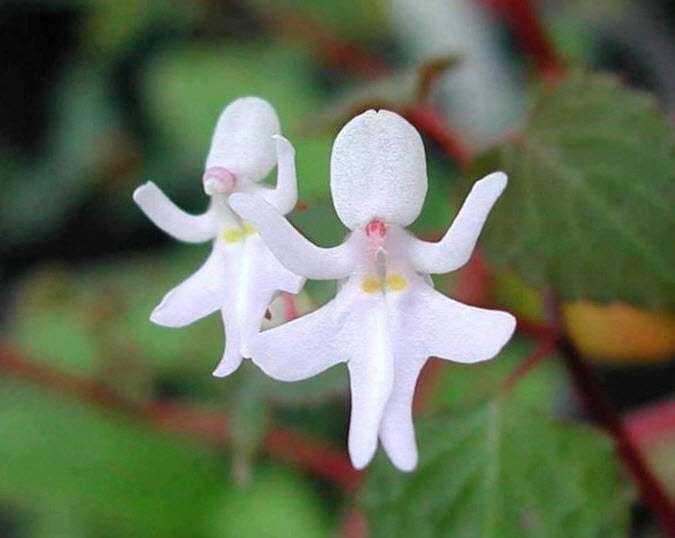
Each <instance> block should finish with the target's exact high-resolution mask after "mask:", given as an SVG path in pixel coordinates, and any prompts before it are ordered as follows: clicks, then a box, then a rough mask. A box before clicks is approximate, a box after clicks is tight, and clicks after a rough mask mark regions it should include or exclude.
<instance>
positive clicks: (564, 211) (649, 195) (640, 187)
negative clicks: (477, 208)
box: [472, 71, 675, 308]
mask: <svg viewBox="0 0 675 538" xmlns="http://www.w3.org/2000/svg"><path fill="white" fill-rule="evenodd" d="M674 142H675V139H674V138H673V131H672V127H671V125H670V124H669V122H668V121H667V120H666V119H665V118H663V117H662V116H661V115H660V113H659V112H658V111H657V109H656V103H655V102H654V100H653V99H652V98H650V97H648V96H647V95H645V94H642V93H638V92H635V91H631V90H628V89H626V88H624V87H622V86H621V85H620V84H619V83H618V82H617V81H616V80H615V79H614V78H613V77H609V76H605V75H592V74H588V73H585V72H581V71H577V72H573V73H571V74H570V75H568V76H567V77H566V78H565V80H564V81H562V82H561V83H559V84H556V85H555V86H554V87H553V88H546V89H542V91H541V92H540V97H539V99H538V100H537V101H536V103H535V104H534V107H533V110H532V112H531V114H530V116H529V118H528V120H527V123H526V125H525V126H524V128H523V129H522V131H520V132H518V133H517V134H514V135H513V136H512V137H511V139H510V140H509V141H508V142H506V143H504V144H502V145H500V146H498V147H497V148H496V149H494V150H493V151H491V152H490V153H489V154H488V155H486V156H483V157H482V158H481V159H480V160H479V162H478V163H477V165H476V167H477V169H478V171H477V172H476V173H475V174H473V175H472V178H473V177H476V176H480V175H481V174H482V173H484V172H487V171H490V170H496V169H501V170H504V171H506V172H507V173H508V174H509V175H510V176H511V177H513V178H515V181H512V182H511V184H510V185H509V188H508V189H507V190H506V191H505V193H504V196H503V197H502V199H501V200H500V201H499V203H498V204H497V206H496V207H495V210H494V212H493V214H492V215H491V216H490V219H489V221H488V223H487V226H486V230H485V241H484V245H485V250H486V252H487V254H488V256H489V257H490V259H491V260H493V261H494V263H495V264H496V265H497V266H498V267H504V266H509V267H512V268H514V269H515V270H517V271H518V273H519V274H520V275H521V276H522V278H523V279H524V280H526V281H527V282H528V283H530V284H533V285H536V286H550V288H551V289H552V290H553V291H554V292H555V293H556V294H557V295H559V296H560V297H562V298H564V299H581V298H585V299H591V300H597V301H612V300H620V301H624V302H628V303H631V304H635V305H638V306H650V307H667V308H673V307H674V306H675V276H674V275H673V271H672V267H673V266H675V249H673V248H672V244H673V243H672V234H673V224H674V223H675V218H674V217H673V211H672V209H673V208H672V204H673V201H674V200H675V147H674V146H673V144H674ZM472 181H473V179H472Z"/></svg>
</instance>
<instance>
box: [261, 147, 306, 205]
mask: <svg viewBox="0 0 675 538" xmlns="http://www.w3.org/2000/svg"><path fill="white" fill-rule="evenodd" d="M274 141H275V143H276V148H277V186H276V188H275V189H273V190H272V189H268V188H263V189H261V191H260V195H261V196H262V197H263V198H264V200H265V201H266V202H267V203H269V204H270V205H271V206H272V207H274V208H275V209H276V210H277V211H279V213H281V214H282V215H285V214H286V213H290V212H291V211H292V210H293V208H294V207H295V204H296V203H297V202H298V184H297V183H298V180H297V177H296V171H295V149H294V148H293V145H292V144H291V143H290V142H289V141H288V140H286V139H285V138H284V137H283V136H280V135H275V136H274Z"/></svg>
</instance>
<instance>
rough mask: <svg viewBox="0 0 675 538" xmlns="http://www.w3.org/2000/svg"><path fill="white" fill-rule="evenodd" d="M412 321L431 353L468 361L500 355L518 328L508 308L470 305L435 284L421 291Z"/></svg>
mask: <svg viewBox="0 0 675 538" xmlns="http://www.w3.org/2000/svg"><path fill="white" fill-rule="evenodd" d="M410 323H411V324H414V325H415V329H414V330H415V331H416V332H417V334H418V338H420V339H422V340H423V341H424V343H425V346H426V348H427V354H428V355H430V356H434V357H439V358H442V359H449V360H452V361H456V362H464V363H473V362H479V361H484V360H488V359H491V358H492V357H494V356H495V355H497V353H499V351H500V350H501V349H502V347H504V345H505V344H506V343H507V342H508V341H509V339H510V338H511V336H512V335H513V331H514V330H515V328H516V319H515V318H514V317H513V316H512V315H511V314H509V313H508V312H501V311H499V310H486V309H484V308H476V307H474V306H467V305H464V304H462V303H458V302H457V301H453V300H452V299H449V298H448V297H445V296H444V295H442V294H440V293H438V292H437V291H435V290H432V289H431V288H426V289H425V290H424V291H421V292H420V300H419V301H417V305H416V312H415V316H414V318H413V319H411V320H410Z"/></svg>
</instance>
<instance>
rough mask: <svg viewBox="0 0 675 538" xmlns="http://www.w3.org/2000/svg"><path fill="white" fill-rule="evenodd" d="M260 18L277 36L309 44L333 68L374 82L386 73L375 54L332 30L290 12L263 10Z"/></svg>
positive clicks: (384, 67)
mask: <svg viewBox="0 0 675 538" xmlns="http://www.w3.org/2000/svg"><path fill="white" fill-rule="evenodd" d="M259 14H260V15H261V16H262V18H263V19H264V21H265V23H266V24H267V25H268V27H269V28H270V29H271V30H272V31H274V32H275V33H277V34H279V35H281V36H283V37H289V38H292V39H294V40H297V41H302V42H303V43H310V44H311V45H312V46H313V47H314V48H315V49H316V50H317V52H318V53H319V54H320V55H321V56H322V57H323V58H324V59H325V60H326V61H327V62H328V63H329V64H330V65H333V66H334V67H336V68H338V69H342V70H343V71H346V72H350V73H352V74H354V75H356V76H359V77H363V78H368V79H374V78H377V77H378V76H380V75H381V74H382V73H384V71H385V70H386V66H385V63H384V62H383V61H382V60H381V59H380V58H379V57H378V56H376V55H375V54H372V53H371V52H370V51H367V50H365V49H363V48H361V47H359V46H358V45H356V44H354V43H351V42H349V41H346V40H344V39H341V38H340V37H339V36H338V35H337V33H336V32H335V31H334V30H333V29H331V28H330V27H328V26H326V25H325V24H322V23H320V22H318V21H315V20H312V19H309V18H307V17H304V16H302V15H300V14H298V13H296V12H294V11H292V10H288V9H285V10H284V9H276V8H274V9H267V8H263V9H261V10H260V11H259Z"/></svg>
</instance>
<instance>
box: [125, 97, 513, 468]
mask: <svg viewBox="0 0 675 538" xmlns="http://www.w3.org/2000/svg"><path fill="white" fill-rule="evenodd" d="M251 99H252V98H247V99H244V100H239V101H236V102H235V103H233V104H232V105H230V106H229V107H228V108H226V109H225V111H224V112H223V114H222V116H221V119H220V120H219V123H218V126H217V127H216V133H215V135H214V140H213V143H212V147H211V152H210V154H209V158H208V159H207V173H206V174H205V185H208V184H209V181H210V180H213V181H216V180H217V181H219V182H220V183H215V184H214V185H216V186H218V188H221V187H220V185H221V184H222V183H223V181H222V180H221V179H220V178H221V177H223V178H226V180H227V181H226V184H227V187H222V192H219V195H220V196H222V199H219V201H217V200H216V199H215V198H214V197H215V195H214V194H212V205H211V209H210V211H209V212H208V213H207V215H208V214H210V213H212V214H213V215H214V216H213V217H211V219H216V220H217V222H219V223H220V225H219V226H213V225H211V226H212V227H211V228H209V229H217V232H216V233H218V232H220V236H219V239H217V240H216V242H215V246H214V252H213V254H212V255H211V257H210V258H209V260H207V262H206V264H205V265H204V267H202V269H200V270H199V271H198V272H197V273H196V274H195V275H193V276H192V277H191V278H190V279H188V281H186V282H185V283H183V284H181V285H180V286H179V287H178V288H176V290H173V291H172V292H170V293H169V294H168V295H167V297H166V298H165V299H164V301H162V303H161V304H160V306H159V307H157V309H156V310H155V312H153V317H152V319H153V320H154V321H156V322H158V323H161V324H166V325H170V326H180V325H184V324H187V323H190V322H191V321H194V320H195V319H198V318H199V317H201V316H203V315H206V314H208V313H210V312H212V311H214V310H216V309H218V308H220V309H221V311H222V312H223V319H224V320H225V330H226V335H227V342H228V343H227V347H226V353H225V358H224V359H223V362H222V363H221V365H220V366H219V368H218V369H217V370H216V372H215V373H216V375H226V374H227V373H229V372H231V371H232V370H233V369H234V368H236V365H238V364H239V362H240V361H241V358H240V357H241V356H242V355H244V356H247V357H252V359H253V361H254V362H255V363H256V364H257V365H258V366H259V367H260V368H261V369H262V370H263V371H265V372H266V373H267V374H268V375H270V376H271V377H274V378H276V379H280V380H283V381H296V380H300V379H305V378H308V377H311V376H313V375H316V374H318V373H320V372H322V371H323V370H325V369H327V368H329V367H331V366H333V365H335V364H338V363H340V362H346V363H347V367H348V369H349V375H350V385H351V393H352V408H351V421H350V430H349V441H348V446H349V453H350V456H351V459H352V463H353V465H354V466H355V467H356V468H363V467H365V466H366V465H367V464H368V463H369V462H370V460H371V459H372V457H373V455H374V453H375V450H376V448H377V442H378V439H379V440H380V441H381V443H382V445H383V447H384V449H385V451H386V452H387V454H388V455H389V457H390V459H391V460H392V462H393V463H394V465H396V466H397V467H398V468H400V469H402V470H412V469H413V468H414V467H415V466H416V464H417V447H416V443H415V434H414V429H413V422H412V399H413V395H414V391H415V384H416V382H417V377H418V376H419V373H420V371H421V369H422V367H423V366H424V364H425V362H426V361H427V359H428V358H429V357H430V356H437V357H441V358H445V359H450V360H453V361H458V362H466V363H473V362H477V361H482V360H486V359H489V358H492V357H494V356H495V355H496V354H497V353H498V352H499V350H500V349H501V348H502V347H503V345H504V344H505V343H506V342H507V341H508V340H509V338H510V337H511V335H512V333H513V331H514V328H515V320H514V318H513V316H511V315H510V314H507V313H505V312H498V311H491V310H485V309H480V308H475V307H470V306H466V305H463V304H461V303H458V302H456V301H453V300H451V299H449V298H447V297H445V296H444V295H442V294H440V293H438V292H437V291H435V290H434V288H433V284H432V282H431V279H430V278H429V275H430V274H440V273H446V272H449V271H453V270H455V269H457V268H459V267H461V266H462V265H464V264H465V263H466V262H467V260H468V259H469V257H470V255H471V252H472V251H473V248H474V246H475V243H476V240H477V239H478V235H479V234H480V231H481V229H482V226H483V224H484V222H485V220H486V218H487V215H488V213H489V211H490V210H491V208H492V206H493V205H494V203H495V202H496V200H497V198H498V197H499V195H500V194H501V192H502V191H503V190H504V188H505V187H506V182H507V179H506V176H505V175H504V174H503V173H501V172H497V173H494V174H490V175H489V176H487V177H485V178H483V179H482V180H480V181H478V182H477V183H476V184H475V185H474V187H473V189H472V191H471V193H470V194H469V196H468V197H467V199H466V201H465V203H464V205H463V206H462V208H461V210H460V212H459V213H458V215H457V217H456V218H455V221H454V222H453V224H452V226H451V227H450V229H449V230H448V232H447V233H446V234H445V236H444V237H443V239H442V240H441V241H439V242H438V243H429V242H426V241H421V240H419V239H417V238H416V237H414V236H413V235H412V234H410V233H409V232H408V231H407V230H406V229H405V227H406V226H408V225H409V224H411V223H412V222H413V221H414V220H415V219H416V218H417V216H418V215H419V213H420V211H421V209H422V205H423V203H424V199H425V197H426V191H427V176H426V159H425V153H424V146H423V144H422V140H421V138H420V136H419V134H418V133H417V131H416V130H415V129H414V128H413V127H412V126H411V125H410V124H409V123H408V122H407V121H406V120H404V119H403V118H402V117H400V116H398V115H397V114H395V113H393V112H389V111H386V110H381V111H379V112H375V111H373V110H369V111H367V112H365V113H363V114H361V115H359V116H357V117H356V118H354V119H352V120H351V121H350V122H349V123H347V125H345V127H344V128H343V129H342V130H341V131H340V133H339V134H338V136H337V138H336V140H335V143H334V146H333V151H332V156H331V170H330V176H331V177H330V187H331V194H332V197H333V203H334V206H335V209H336V212H337V214H338V217H339V218H340V220H341V221H342V222H343V224H345V226H346V227H347V228H348V229H349V230H350V233H349V235H348V236H347V238H346V239H345V240H344V242H343V243H342V244H341V245H339V246H336V247H333V248H320V247H317V246H315V245H313V244H312V243H311V242H309V241H308V240H307V239H305V238H304V237H303V236H302V235H301V234H300V233H299V232H297V230H295V228H293V227H292V226H291V225H290V224H289V223H288V221H287V220H286V219H285V218H284V217H283V214H285V213H287V212H288V211H290V210H291V208H292V206H293V205H294V203H295V197H296V189H295V185H296V182H295V169H294V163H293V150H292V148H291V146H290V144H289V143H288V142H287V141H286V140H285V139H282V138H277V139H276V140H277V141H276V144H277V157H278V183H277V188H276V189H275V190H270V189H264V188H263V187H261V186H259V185H257V184H256V183H255V181H256V179H260V178H261V177H262V176H263V175H264V173H263V172H265V173H266V172H267V171H269V169H270V168H271V166H272V165H273V162H270V161H269V160H265V159H263V154H265V155H268V154H269V153H268V151H269V150H267V151H266V150H265V148H266V145H268V144H269V145H271V144H272V136H273V135H275V134H277V131H278V122H276V117H275V116H274V119H275V121H271V120H269V118H271V117H272V116H269V117H268V120H266V121H262V120H261V117H262V115H260V116H259V115H256V114H259V113H260V112H261V111H262V110H266V111H267V112H269V111H271V107H269V105H266V104H265V105H263V103H264V102H263V101H260V100H255V101H252V100H251ZM240 103H248V104H246V105H245V106H241V105H239V104H240ZM253 103H255V104H256V106H255V107H253V106H252V104H253ZM233 107H238V112H237V113H236V114H235V113H233V112H228V111H230V109H231V108H233ZM249 107H250V110H249V111H248V112H247V110H245V109H248V108H249ZM267 107H269V108H267ZM272 113H273V111H272ZM230 116H232V119H228V120H227V121H225V120H224V118H226V117H227V118H230ZM221 123H222V124H223V126H224V125H225V124H227V127H228V128H229V130H227V131H225V130H224V129H221V127H222V126H221ZM244 126H248V127H250V128H245V127H244ZM239 130H240V131H239ZM254 131H255V132H254ZM226 132H227V135H229V136H231V137H232V138H237V141H236V142H233V141H232V140H231V139H230V138H229V137H228V136H227V135H225V133H226ZM239 133H241V136H239V137H238V134H239ZM254 154H257V158H256V157H255V156H254ZM244 162H245V163H247V165H248V166H245V167H244V166H242V167H239V168H237V167H236V166H237V165H238V164H241V163H244ZM254 163H257V164H258V166H256V165H255V164H254ZM263 164H264V165H265V166H263ZM214 166H217V167H219V168H218V173H219V174H220V175H218V176H217V177H214V178H211V176H213V172H209V171H210V170H211V171H213V167H214ZM253 170H255V171H256V172H257V174H253V173H252V171H253ZM210 174H211V176H210ZM210 178H211V179H210ZM291 185H292V188H291V187H290V186H291ZM142 189H146V191H144V192H142ZM206 190H207V192H208V191H209V188H208V187H206ZM291 191H292V196H291V195H288V193H290V192H291ZM282 192H286V193H287V195H286V196H284V195H281V194H279V193H282ZM135 199H136V200H137V202H138V203H139V205H141V207H142V208H143V209H144V210H145V211H146V213H147V214H148V215H149V216H150V217H151V218H152V219H153V221H155V222H156V223H157V224H158V225H160V227H162V228H163V229H164V230H166V231H169V233H172V235H174V236H176V237H178V238H183V239H186V240H190V239H188V238H186V237H185V236H186V235H190V234H188V233H184V234H183V237H181V236H180V233H178V232H179V230H178V228H181V227H182V225H180V226H179V225H177V226H176V227H174V228H173V229H172V226H171V223H173V222H179V221H180V219H188V220H185V223H186V224H187V225H188V226H191V224H189V223H190V222H192V221H190V220H189V219H202V220H199V221H194V222H195V224H194V227H195V231H196V230H197V229H198V227H199V226H204V227H206V225H203V224H201V222H202V221H203V220H208V219H205V217H206V216H201V217H189V216H185V215H184V214H182V213H180V212H179V210H177V209H176V208H175V207H174V206H172V205H171V203H170V202H169V201H168V200H167V199H166V198H165V197H163V195H162V194H161V193H160V192H159V191H158V190H157V188H156V187H154V185H152V184H146V185H145V186H143V187H141V188H140V189H139V190H138V191H137V193H136V194H135ZM280 199H283V203H280V201H279V200H280ZM142 200H145V202H142ZM291 201H292V203H291ZM151 208H154V209H156V210H155V211H153V210H151ZM162 214H163V215H164V216H165V217H166V218H161V216H160V215H162ZM174 215H177V216H180V219H178V220H176V221H174V220H173V218H172V217H173V216H174ZM225 216H226V217H225ZM197 222H199V223H200V224H197ZM209 222H211V221H209ZM236 226H238V229H239V230H240V235H238V236H237V237H241V240H240V241H239V242H237V245H238V246H237V247H236V248H240V249H243V250H240V251H236V252H237V253H238V254H234V251H233V250H227V249H228V248H231V247H228V243H227V240H226V239H224V237H225V236H224V235H223V234H224V231H223V230H224V229H229V228H228V227H230V228H233V227H236ZM207 235H208V237H207ZM207 235H200V236H199V238H209V237H213V236H214V234H207ZM191 237H192V236H191ZM254 238H255V239H254ZM202 240H203V239H202ZM249 242H251V244H252V245H253V244H254V245H255V247H253V246H251V247H249V246H248V243H249ZM249 249H250V250H249ZM242 252H243V253H244V254H242ZM214 256H215V258H214ZM236 256H239V258H237V257H236ZM258 264H261V265H262V264H265V267H258ZM215 266H219V267H220V268H219V269H215ZM206 267H211V269H208V270H205V268H206ZM200 273H203V274H202V275H200ZM305 278H310V279H320V280H336V281H338V292H337V294H336V297H335V298H334V299H333V300H332V301H330V302H329V303H328V304H326V305H325V306H323V307H321V308H319V309H318V310H316V311H315V312H313V313H311V314H308V315H306V316H303V317H301V318H298V319H296V320H294V321H291V322H289V323H286V324H284V325H281V326H279V327H276V328H274V329H271V330H268V331H264V332H262V333H260V334H257V333H258V330H259V327H260V321H261V319H262V316H263V313H264V311H265V308H266V307H267V304H265V301H267V302H269V300H271V298H272V296H273V295H274V293H275V292H276V291H278V290H286V291H290V292H297V291H298V290H299V289H300V288H301V287H302V285H303V283H304V279H305ZM228 279H229V280H228ZM235 279H236V280H235ZM191 281H192V282H191ZM207 304H208V306H206V305H207ZM188 312H189V314H188ZM228 320H229V322H228ZM237 322H238V323H240V325H239V326H236V323H237ZM228 323H229V325H228ZM233 339H234V343H233ZM233 346H238V353H237V355H236V360H234V359H231V358H228V353H229V349H231V348H232V347H233ZM232 353H233V354H234V352H232Z"/></svg>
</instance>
